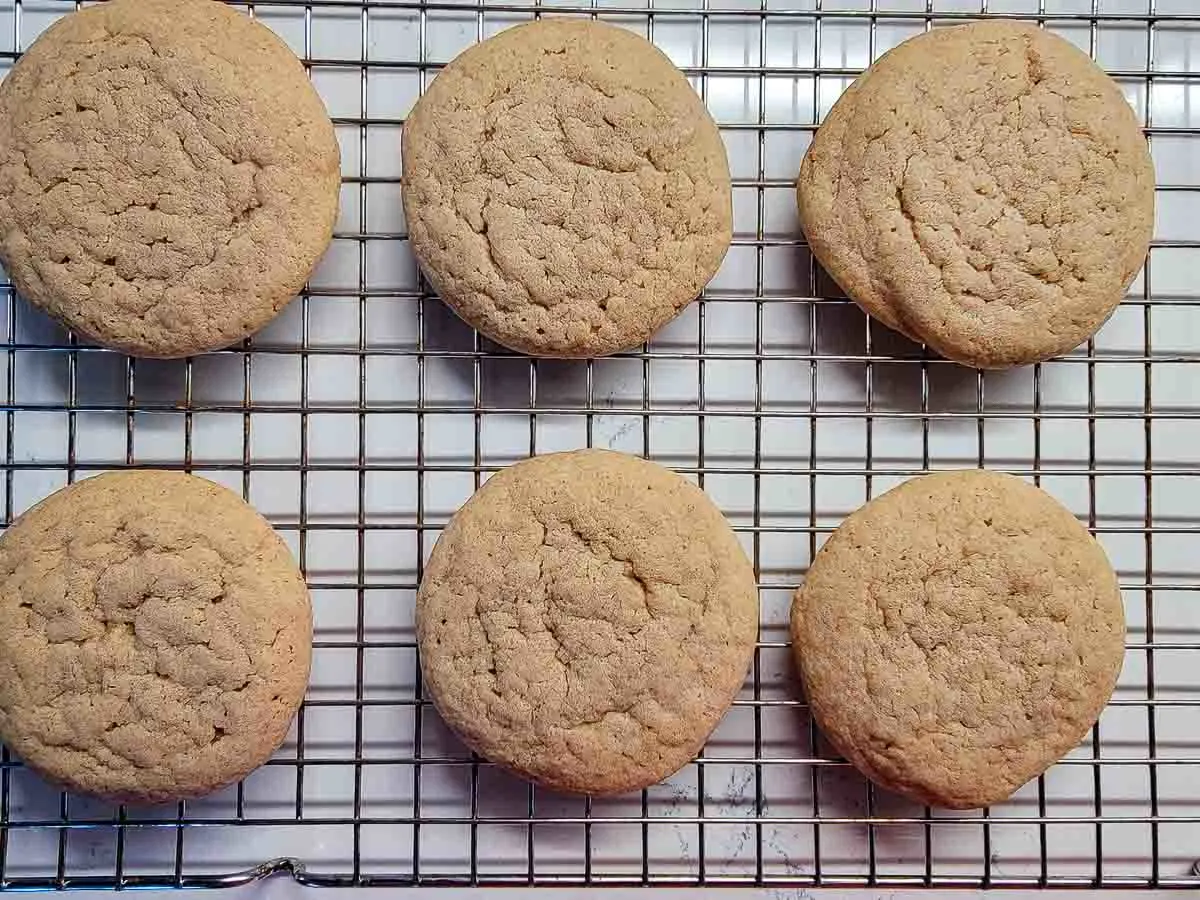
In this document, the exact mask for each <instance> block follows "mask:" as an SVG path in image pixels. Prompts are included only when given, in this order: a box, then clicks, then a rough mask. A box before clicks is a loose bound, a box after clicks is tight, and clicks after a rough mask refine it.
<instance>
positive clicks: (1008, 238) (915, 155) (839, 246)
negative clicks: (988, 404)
mask: <svg viewBox="0 0 1200 900" xmlns="http://www.w3.org/2000/svg"><path fill="white" fill-rule="evenodd" d="M797 202H798V205H799V208H800V218H801V223H802V225H803V228H804V233H805V235H806V236H807V237H808V240H809V243H810V245H811V246H812V249H813V252H814V254H815V255H816V257H817V259H818V260H819V261H820V262H821V264H822V265H823V266H825V268H826V269H827V270H828V271H829V273H830V274H831V275H832V276H833V277H834V279H836V280H837V282H838V284H840V285H841V286H842V288H843V289H844V290H845V291H846V293H847V294H848V295H849V296H850V297H851V298H852V299H854V300H855V301H857V302H858V303H859V305H861V306H862V307H863V308H864V309H865V310H866V311H867V312H868V313H870V314H871V315H873V316H875V317H877V318H878V319H879V320H880V321H882V322H884V323H885V324H887V325H889V326H890V327H892V328H895V329H897V330H899V331H902V332H904V333H906V334H908V335H910V336H912V337H913V338H915V339H919V340H923V341H924V342H925V343H927V344H929V345H930V346H931V347H932V348H934V349H935V350H937V351H938V352H939V353H941V354H942V355H944V356H946V357H948V358H950V359H954V360H957V361H959V362H962V363H965V364H968V365H972V366H978V367H983V368H1002V367H1005V366H1012V365H1018V364H1021V363H1028V362H1035V361H1037V360H1043V359H1048V358H1050V357H1052V356H1056V355H1058V354H1061V353H1064V352H1066V351H1068V350H1070V349H1072V348H1074V347H1076V346H1078V345H1079V344H1080V343H1082V342H1083V341H1085V340H1087V338H1088V337H1090V336H1091V335H1092V334H1094V333H1095V332H1096V330H1097V329H1099V327H1100V326H1101V325H1102V324H1103V323H1104V322H1105V320H1107V318H1108V317H1109V316H1110V315H1111V314H1112V311H1113V310H1114V309H1115V308H1116V306H1117V304H1118V303H1119V302H1120V301H1121V299H1122V297H1123V296H1124V294H1125V291H1126V289H1127V288H1128V286H1129V284H1130V282H1131V281H1132V280H1133V278H1134V277H1135V276H1136V274H1137V272H1138V270H1139V269H1140V268H1141V266H1142V262H1143V260H1144V259H1145V256H1146V252H1147V249H1148V247H1149V242H1150V237H1151V233H1152V231H1153V227H1154V168H1153V164H1152V162H1151V160H1150V154H1149V150H1148V148H1147V145H1146V140H1145V138H1144V137H1143V135H1142V132H1141V129H1140V127H1139V125H1138V121H1137V117H1136V116H1135V115H1134V112H1133V110H1132V109H1131V108H1130V106H1129V103H1128V102H1127V101H1126V100H1125V97H1124V95H1123V94H1122V92H1121V89H1120V88H1119V87H1118V86H1117V85H1116V83H1115V82H1113V81H1112V79H1110V78H1109V77H1108V76H1107V75H1106V74H1105V73H1104V72H1103V71H1101V70H1100V69H1099V68H1098V67H1097V66H1096V65H1095V64H1094V63H1093V62H1092V61H1091V59H1090V58H1088V56H1087V55H1086V54H1084V53H1083V52H1081V51H1080V50H1078V49H1076V48H1075V47H1074V46H1073V45H1072V44H1070V43H1068V42H1067V41H1066V40H1064V39H1062V38H1060V37H1057V36H1056V35H1054V34H1052V33H1051V32H1049V31H1046V30H1044V29H1040V28H1036V27H1033V26H1030V25H1026V24H1022V23H1018V22H1009V21H987V22H977V23H974V24H971V25H964V26H961V27H957V28H945V29H937V30H935V31H932V32H929V33H927V34H924V35H920V36H918V37H915V38H912V39H910V40H908V41H905V42H904V43H903V44H901V45H900V46H899V47H897V48H895V49H894V50H892V51H891V52H889V53H888V54H886V55H885V56H884V57H883V58H882V59H880V60H879V61H878V62H876V63H875V65H873V66H872V67H871V68H870V69H868V70H867V71H866V72H865V73H864V74H863V75H862V76H861V77H860V78H859V79H858V80H857V81H856V82H855V83H854V85H852V86H851V88H850V89H849V90H848V91H846V93H845V94H844V95H843V97H842V98H841V99H839V101H838V103H837V104H835V106H834V108H833V110H832V111H831V112H830V115H829V117H828V119H827V120H826V122H825V124H824V125H822V127H821V128H820V129H819V130H818V132H817V135H816V137H815V138H814V140H813V144H812V146H811V148H810V149H809V152H808V154H807V155H806V156H805V159H804V163H803V164H802V166H801V169H800V177H799V180H798V182H797Z"/></svg>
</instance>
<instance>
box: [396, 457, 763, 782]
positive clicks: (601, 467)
mask: <svg viewBox="0 0 1200 900" xmlns="http://www.w3.org/2000/svg"><path fill="white" fill-rule="evenodd" d="M757 634H758V594H757V589H756V585H755V579H754V571H753V568H752V567H751V565H750V562H749V561H748V560H747V559H746V554H745V552H744V551H743V550H742V548H741V545H740V544H739V543H738V540H737V538H736V537H735V535H734V533H733V531H732V529H730V527H729V525H728V523H727V522H726V521H725V519H724V517H723V516H722V515H721V513H720V511H719V510H718V509H717V508H716V506H714V505H713V503H712V501H711V500H709V499H708V497H707V496H706V495H705V494H704V492H703V491H701V490H700V489H699V488H697V487H696V486H695V485H693V484H692V483H691V482H689V481H687V480H685V479H684V478H682V477H681V476H679V475H676V474H675V473H674V472H671V471H670V470H668V469H664V468H662V467H661V466H658V465H655V464H654V463H651V462H647V461H645V460H642V459H638V458H637V457H633V456H626V455H625V454H622V453H613V452H611V451H606V450H579V451H575V452H571V453H555V454H551V455H548V456H539V457H535V458H533V459H529V460H526V461H524V462H520V463H517V464H516V465H514V466H510V467H509V468H507V469H505V470H503V471H501V472H499V473H497V474H496V475H493V476H492V477H491V478H490V479H489V480H488V481H487V483H486V484H484V485H483V487H481V488H480V489H479V490H478V491H476V492H475V494H474V496H473V497H471V499H470V500H468V501H467V503H466V505H464V506H463V507H462V509H460V510H459V511H458V512H457V513H456V514H455V516H454V518H453V519H451V521H450V524H449V525H448V526H447V527H446V530H445V531H444V532H443V533H442V536H441V537H440V538H439V539H438V542H437V545H436V546H435V547H434V549H433V554H432V556H431V557H430V560H429V566H428V568H427V569H426V570H425V577H424V578H423V580H422V582H421V589H420V592H419V593H418V595H417V640H418V643H419V646H420V653H421V669H422V672H423V674H424V684H425V687H426V688H427V689H428V691H429V695H430V697H432V698H433V701H434V703H435V704H436V705H437V708H438V711H439V712H440V713H441V714H442V718H443V719H445V721H446V723H447V724H448V725H450V727H451V728H453V729H454V730H455V731H456V732H457V733H458V734H459V736H460V737H461V738H462V739H463V740H464V741H465V742H466V743H467V744H468V745H470V746H471V747H472V748H473V749H474V750H475V751H476V752H478V753H479V754H480V755H482V756H485V757H487V758H488V759H490V760H492V761H494V762H497V763H499V764H501V765H503V766H505V767H507V768H509V769H511V770H513V771H514V772H516V773H517V774H519V775H522V776H523V777H525V778H529V779H531V780H533V781H536V782H538V783H540V784H543V785H545V786H547V787H550V788H553V789H555V790H561V791H570V792H574V793H590V794H614V793H619V792H622V791H632V790H637V789H639V788H642V787H646V786H647V785H651V784H654V783H655V782H657V781H660V780H662V779H663V778H666V777H667V776H668V775H670V774H671V773H673V772H675V771H676V770H677V769H679V768H680V767H682V766H683V765H684V764H686V763H687V762H688V761H689V760H691V759H692V757H694V756H695V755H696V753H697V752H698V751H699V750H700V748H701V747H702V746H703V745H704V742H705V740H706V739H707V738H708V735H709V733H710V732H711V731H712V730H713V728H714V727H715V726H716V724H717V722H718V720H719V719H720V718H721V716H722V715H723V714H724V713H725V710H726V709H728V707H729V704H730V703H731V702H732V701H733V698H734V696H735V695H736V694H737V691H738V689H739V688H740V687H741V685H742V682H743V680H744V679H745V677H746V669H747V667H748V666H749V664H750V659H751V657H752V656H753V653H754V645H755V641H756V639H757Z"/></svg>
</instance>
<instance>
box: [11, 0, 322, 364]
mask: <svg viewBox="0 0 1200 900" xmlns="http://www.w3.org/2000/svg"><path fill="white" fill-rule="evenodd" d="M339 185H340V176H339V162H338V146H337V141H336V140H335V137H334V133H333V126H332V124H331V123H330V121H329V116H328V115H327V114H326V112H325V107H324V106H323V104H322V103H321V100H320V98H319V97H318V96H317V93H316V91H315V90H313V88H312V85H311V84H309V81H308V78H307V76H306V75H305V72H304V67H303V66H302V65H301V64H300V62H299V60H297V59H296V57H295V55H294V54H293V53H292V52H291V50H289V49H288V48H287V45H285V44H284V43H283V41H282V40H280V39H279V38H278V37H276V36H275V34H274V33H273V32H272V31H271V30H270V29H269V28H267V27H266V26H264V25H261V24H259V23H258V22H255V21H253V20H252V19H250V18H248V17H247V16H244V15H242V14H241V13H238V12H235V11H234V10H233V9H231V8H230V7H228V6H226V5H225V4H224V3H219V2H216V0H112V2H108V3H102V4H98V5H95V6H89V7H87V8H85V9H81V10H79V11H78V12H73V13H71V14H70V15H68V16H66V17H64V18H62V19H60V20H59V21H58V22H56V23H55V24H54V25H52V26H51V27H50V28H49V29H47V30H46V31H45V33H43V34H42V36H41V37H39V38H38V39H37V40H36V41H35V42H34V44H33V46H31V47H30V48H29V49H28V50H27V51H26V52H25V54H24V55H23V56H22V57H21V58H20V59H19V60H18V61H17V64H16V65H15V66H14V67H13V69H12V71H11V72H10V73H9V75H8V77H7V78H5V79H4V81H3V83H0V223H3V227H2V228H0V261H2V262H3V264H4V267H5V268H6V269H7V271H8V273H9V275H10V276H11V278H12V281H13V283H14V285H15V286H16V288H17V290H18V291H19V292H20V293H21V294H22V295H23V296H24V297H25V298H26V299H27V300H29V301H30V302H31V303H33V304H34V305H35V306H38V307H40V308H41V309H42V310H43V311H45V312H47V313H49V314H50V315H52V316H54V317H55V318H57V319H59V320H60V321H61V322H62V323H63V324H64V325H65V326H66V327H68V328H70V329H71V330H73V331H75V332H77V333H79V334H81V335H85V336H87V337H88V338H91V339H92V340H94V341H96V342H98V343H101V344H104V345H106V346H109V347H113V348H116V349H119V350H122V351H125V352H127V353H130V354H133V355H136V356H154V357H179V356H187V355H190V354H193V353H200V352H203V351H206V350H215V349H217V348H220V347H224V346H228V345H229V344H231V343H234V342H235V341H238V340H241V339H242V338H244V337H245V336H247V335H248V334H250V333H252V332H254V331H256V330H257V329H259V328H261V327H262V326H263V325H265V324H266V323H267V322H268V321H269V320H270V319H271V318H272V317H273V316H275V314H276V313H278V312H279V311H280V310H281V309H282V308H283V307H284V306H285V305H286V304H287V303H288V301H290V300H291V299H292V298H293V297H294V296H295V294H296V292H297V291H299V290H300V289H301V287H303V285H304V282H305V280H306V279H307V278H308V275H309V273H310V271H311V270H312V268H313V266H314V265H315V263H316V261H317V259H318V258H319V257H320V256H321V254H322V253H323V252H324V250H325V247H326V246H327V245H328V243H329V240H330V237H331V235H332V229H333V221H334V218H335V216H336V214H337V203H338V190H339Z"/></svg>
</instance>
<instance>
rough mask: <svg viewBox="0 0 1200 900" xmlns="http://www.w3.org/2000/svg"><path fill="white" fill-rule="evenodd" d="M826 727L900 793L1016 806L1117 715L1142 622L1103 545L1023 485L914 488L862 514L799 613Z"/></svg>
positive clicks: (798, 646) (961, 478)
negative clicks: (1110, 705)
mask: <svg viewBox="0 0 1200 900" xmlns="http://www.w3.org/2000/svg"><path fill="white" fill-rule="evenodd" d="M792 640H793V646H794V650H795V654H796V659H797V664H798V666H799V669H800V672H801V675H802V677H803V680H804V686H805V690H806V692H807V694H808V699H809V703H810V705H811V709H812V712H813V715H814V717H815V718H816V720H817V723H818V724H819V725H820V726H821V729H822V731H823V732H824V733H825V735H826V736H827V737H828V738H829V740H830V742H831V743H832V744H833V746H834V747H836V748H837V750H838V751H839V752H840V753H841V754H842V755H844V756H845V757H846V758H847V759H848V760H850V762H852V763H853V764H854V765H855V766H857V767H858V768H859V769H860V770H861V771H863V772H864V773H865V774H867V775H868V776H870V777H871V778H872V779H874V780H875V781H877V782H878V783H879V784H881V785H883V786H884V787H886V788H888V789H890V790H893V791H896V792H898V793H901V794H904V795H906V796H908V797H910V798H913V799H915V800H919V801H921V802H923V803H927V804H930V805H933V806H944V807H951V808H955V809H970V808H975V807H982V806H987V805H989V804H993V803H997V802H999V801H1001V800H1004V799H1006V798H1007V797H1008V796H1009V795H1010V794H1012V793H1013V792H1014V791H1015V790H1017V788H1019V787H1020V786H1021V785H1023V784H1025V782H1027V781H1029V780H1030V779H1031V778H1034V777H1035V776H1037V775H1039V774H1041V773H1042V772H1043V771H1044V770H1045V769H1046V768H1048V767H1049V766H1050V765H1052V764H1053V763H1054V762H1056V761H1057V760H1058V759H1059V757H1061V756H1062V755H1063V754H1065V753H1066V752H1067V751H1069V750H1071V749H1072V748H1073V747H1075V746H1076V745H1077V744H1078V743H1079V742H1080V741H1081V740H1082V739H1083V738H1084V736H1085V735H1086V734H1087V732H1088V730H1089V729H1090V728H1091V727H1092V725H1093V724H1094V723H1095V721H1096V719H1097V718H1098V717H1099V715H1100V713H1101V711H1102V710H1103V709H1104V706H1105V704H1106V703H1107V702H1108V698H1109V697H1110V696H1111V694H1112V691H1113V688H1114V687H1115V685H1116V681H1117V676H1118V674H1119V673H1120V670H1121V663H1122V660H1123V657H1124V649H1125V643H1124V641H1125V616H1124V609H1123V606H1122V602H1121V593H1120V590H1119V589H1118V586H1117V578H1116V575H1115V574H1114V573H1113V570H1112V566H1111V565H1110V564H1109V562H1108V559H1107V558H1106V557H1105V555H1104V551H1103V550H1102V549H1101V548H1100V545H1099V544H1098V543H1097V542H1096V541H1095V540H1094V539H1093V538H1092V537H1091V536H1090V535H1089V534H1088V533H1087V530H1086V529H1085V528H1084V527H1083V526H1082V525H1080V524H1079V522H1078V521H1077V520H1076V519H1075V517H1074V516H1073V515H1071V513H1070V512H1069V511H1067V510H1066V509H1065V508H1063V507H1062V506H1061V505H1060V504H1059V503H1058V502H1057V501H1056V500H1054V499H1053V498H1052V497H1051V496H1050V495H1049V494H1046V493H1045V492H1043V491H1041V490H1039V489H1038V488H1036V487H1034V486H1033V485H1030V484H1027V483H1026V482H1024V481H1021V480H1020V479H1018V478H1014V477H1012V476H1010V475H1001V474H998V473H994V472H985V471H962V472H951V473H943V474H938V475H927V476H924V477H921V478H914V479H913V480H911V481H908V482H906V483H905V484H902V485H901V486H899V487H897V488H895V489H893V490H891V491H888V492H887V493H886V494H883V495H882V496H880V497H878V498H876V499H875V500H872V501H871V502H870V503H868V504H867V505H866V506H864V507H862V508H861V509H859V510H858V511H857V512H855V513H853V514H852V515H851V516H850V517H849V518H847V519H846V521H845V522H844V523H843V524H842V525H841V527H840V528H838V530H837V531H836V532H835V533H834V534H833V535H832V537H830V538H829V540H828V542H827V543H826V544H825V545H824V546H823V547H822V548H821V551H820V552H819V553H818V554H817V557H816V559H815V560H814V561H813V563H812V566H811V567H810V569H809V571H808V577H807V578H806V580H805V582H804V585H803V587H802V588H801V589H800V591H798V592H797V594H796V598H795V600H794V602H793V604H792Z"/></svg>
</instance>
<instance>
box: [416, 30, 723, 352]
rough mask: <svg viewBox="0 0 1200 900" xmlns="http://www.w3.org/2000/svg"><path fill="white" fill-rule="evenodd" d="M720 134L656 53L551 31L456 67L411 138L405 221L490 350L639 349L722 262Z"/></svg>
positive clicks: (623, 36)
mask: <svg viewBox="0 0 1200 900" xmlns="http://www.w3.org/2000/svg"><path fill="white" fill-rule="evenodd" d="M730 198H731V194H730V182H729V164H728V162H727V160H726V158H725V147H724V145H723V143H722V141H721V135H720V133H719V132H718V130H717V126H716V124H715V123H714V122H713V120H712V117H711V116H709V114H708V111H707V110H706V109H705V108H704V104H703V103H702V102H701V100H700V98H699V96H697V94H696V92H695V91H694V90H693V89H692V87H691V85H689V84H688V81H687V79H686V78H684V76H683V74H682V73H680V71H679V70H678V69H676V68H675V66H674V65H672V64H671V62H670V60H668V59H667V57H666V56H664V55H663V54H662V53H661V52H660V51H659V50H658V49H656V48H655V47H654V45H653V44H651V43H649V42H648V41H646V40H645V39H644V38H641V37H639V36H637V35H635V34H633V33H631V32H629V31H626V30H624V29H621V28H617V27H615V26H612V25H604V24H602V23H600V22H593V21H589V20H582V19H543V20H541V21H538V22H533V23H530V24H528V25H522V26H519V27H517V28H512V29H509V30H507V31H504V32H502V33H501V34H499V35H497V36H496V37H493V38H491V39H489V40H487V41H484V42H483V43H481V44H478V45H476V46H474V47H472V48H471V49H469V50H467V51H466V52H465V53H462V54H460V55H459V56H458V57H457V58H456V59H455V60H454V61H453V62H451V63H450V65H448V66H447V67H446V68H445V69H443V70H442V72H441V73H440V74H439V75H438V77H437V78H435V79H434V81H433V84H432V85H431V86H430V88H429V90H428V91H427V92H426V93H425V96H424V97H422V98H421V100H420V102H419V103H417V105H416V107H415V108H414V109H413V111H412V115H411V116H409V118H408V121H407V122H406V123H405V127H404V211H405V215H406V218H407V220H408V229H409V236H410V238H411V240H412V248H413V252H414V253H415V254H416V257H417V259H418V260H419V261H420V263H421V267H422V268H423V269H424V271H425V274H426V276H427V277H428V278H429V280H430V282H432V284H433V286H434V287H435V288H436V289H437V291H438V293H439V294H441V296H442V299H443V300H445V301H446V303H448V304H449V305H450V306H451V307H452V308H453V309H454V310H455V311H456V312H457V313H458V314H459V315H460V316H462V318H463V319H465V320H466V321H467V322H468V323H470V324H471V325H473V326H474V327H475V328H477V329H478V330H479V331H481V332H482V333H483V334H485V335H487V336H488V337H490V338H491V339H492V340H494V341H497V342H499V343H501V344H504V345H505V346H507V347H511V348H513V349H515V350H520V351H522V352H525V353H530V354H534V355H538V356H565V357H588V356H602V355H605V354H608V353H615V352H616V351H618V350H624V349H627V348H629V347H636V346H637V345H638V344H641V343H643V342H644V341H645V340H646V339H647V338H649V336H650V335H651V334H653V333H654V331H656V330H657V329H658V328H660V327H661V326H662V325H664V324H666V323H667V322H668V321H669V320H671V319H672V318H674V317H675V316H676V315H678V314H679V312H680V311H681V310H682V309H683V308H684V307H685V306H686V305H687V304H688V303H690V302H691V301H692V299H694V298H695V297H696V295H697V294H698V293H699V292H700V290H701V288H703V287H704V285H705V284H706V283H707V282H708V280H709V279H710V278H711V277H712V276H713V274H714V273H715V272H716V271H717V267H718V266H719V265H720V264H721V260H722V259H723V258H724V256H725V251H726V250H727V249H728V247H729V242H730V237H731V228H732V216H733V212H732V201H731V199H730Z"/></svg>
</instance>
